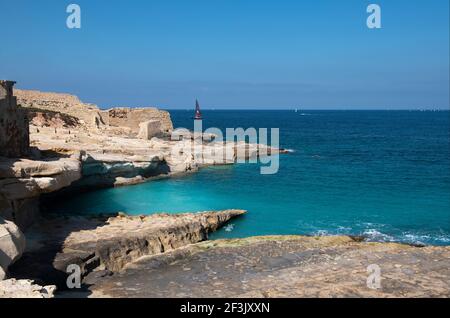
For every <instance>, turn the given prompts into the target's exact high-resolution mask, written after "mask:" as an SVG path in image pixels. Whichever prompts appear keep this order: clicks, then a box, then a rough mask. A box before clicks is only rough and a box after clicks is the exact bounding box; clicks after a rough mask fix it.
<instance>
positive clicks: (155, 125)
mask: <svg viewBox="0 0 450 318" xmlns="http://www.w3.org/2000/svg"><path fill="white" fill-rule="evenodd" d="M162 134H163V130H162V129H161V122H160V121H159V120H149V121H144V122H143V123H140V124H139V134H138V138H141V139H145V140H151V139H152V138H153V137H160V136H161V135H162Z"/></svg>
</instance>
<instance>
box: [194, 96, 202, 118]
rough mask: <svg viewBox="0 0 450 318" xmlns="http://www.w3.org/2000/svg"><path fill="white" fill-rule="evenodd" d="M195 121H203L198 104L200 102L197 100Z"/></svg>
mask: <svg viewBox="0 0 450 318" xmlns="http://www.w3.org/2000/svg"><path fill="white" fill-rule="evenodd" d="M194 119H195V120H202V119H203V117H202V112H201V111H200V105H199V103H198V100H195V116H194Z"/></svg>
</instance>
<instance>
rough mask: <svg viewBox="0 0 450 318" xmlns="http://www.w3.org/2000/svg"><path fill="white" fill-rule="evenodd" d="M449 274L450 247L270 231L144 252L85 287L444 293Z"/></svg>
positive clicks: (98, 292)
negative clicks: (376, 280)
mask: <svg viewBox="0 0 450 318" xmlns="http://www.w3.org/2000/svg"><path fill="white" fill-rule="evenodd" d="M371 264H376V265H377V266H379V267H380V269H381V285H380V287H381V288H380V289H371V288H369V287H368V285H367V279H368V277H369V274H370V273H368V272H367V267H368V266H369V265H371ZM449 278H450V247H423V248H419V247H413V246H408V245H402V244H393V243H367V242H359V240H355V239H352V238H350V237H300V236H298V237H297V236H275V237H254V238H247V239H236V240H218V241H206V242H202V243H199V244H195V245H190V246H188V247H185V248H181V249H177V250H174V251H170V252H168V253H164V254H162V255H157V256H152V257H144V258H141V259H140V260H138V261H136V262H134V263H132V264H129V265H127V267H126V268H125V270H123V271H121V272H120V273H117V274H115V275H112V276H110V277H105V278H103V279H101V280H99V281H97V282H96V283H95V284H94V285H92V286H91V287H90V291H91V292H92V294H91V296H92V297H250V298H252V297H258V298H260V297H449V296H450V279H449ZM370 286H372V287H374V286H373V285H370Z"/></svg>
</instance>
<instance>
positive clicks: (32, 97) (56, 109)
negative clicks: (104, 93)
mask: <svg viewBox="0 0 450 318" xmlns="http://www.w3.org/2000/svg"><path fill="white" fill-rule="evenodd" d="M15 95H16V96H17V103H18V104H19V105H21V106H22V107H24V108H26V109H27V110H28V112H29V113H30V118H31V120H32V122H33V123H34V122H35V121H36V120H35V117H36V114H40V113H43V112H44V113H45V115H46V116H47V117H48V116H53V117H54V116H57V114H64V115H67V116H70V117H71V118H74V119H76V121H77V123H75V124H76V125H82V126H87V127H95V128H96V127H98V126H101V125H102V122H101V121H98V120H96V118H99V117H100V115H99V113H100V109H99V108H98V107H97V106H96V105H94V104H87V103H84V102H82V101H81V100H80V99H79V98H78V97H77V96H74V95H70V94H62V93H48V92H40V91H31V90H20V89H16V90H15ZM67 116H66V117H67ZM37 121H40V120H37ZM48 121H51V119H49V120H47V122H48ZM72 122H73V120H72Z"/></svg>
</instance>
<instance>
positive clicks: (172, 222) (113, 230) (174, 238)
mask: <svg viewBox="0 0 450 318" xmlns="http://www.w3.org/2000/svg"><path fill="white" fill-rule="evenodd" d="M244 213H245V211H243V210H225V211H218V212H203V213H185V214H155V215H149V216H126V215H123V214H120V215H119V216H116V217H110V218H100V217H98V218H75V217H74V218H70V219H67V218H52V219H42V220H41V221H40V222H38V223H36V224H35V225H34V226H33V227H31V228H30V229H29V230H28V231H27V239H28V241H29V244H28V245H29V248H28V249H27V251H26V252H25V254H24V255H23V257H22V258H21V259H20V260H19V262H18V263H16V264H15V265H14V267H13V268H12V269H11V273H12V274H14V275H16V276H20V277H23V276H24V275H26V277H29V278H33V279H39V280H43V281H45V282H46V283H50V284H57V285H58V286H61V287H64V286H65V285H64V284H65V282H66V279H67V275H66V268H67V266H68V265H70V264H77V265H79V266H80V268H81V270H82V274H83V276H85V275H87V274H89V273H90V272H92V271H93V270H98V269H101V270H108V271H112V272H117V271H120V270H121V269H123V268H124V267H125V266H126V265H127V264H129V263H130V262H132V261H135V260H137V259H138V258H140V257H142V256H146V255H155V254H160V253H163V252H167V251H170V250H173V249H176V248H179V247H183V246H186V245H189V244H192V243H197V242H201V241H203V240H206V239H207V238H208V234H209V233H210V232H213V231H215V230H217V229H218V228H219V227H221V226H223V225H224V224H225V223H226V222H228V221H229V220H230V219H232V218H234V217H237V216H240V215H242V214H244Z"/></svg>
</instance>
